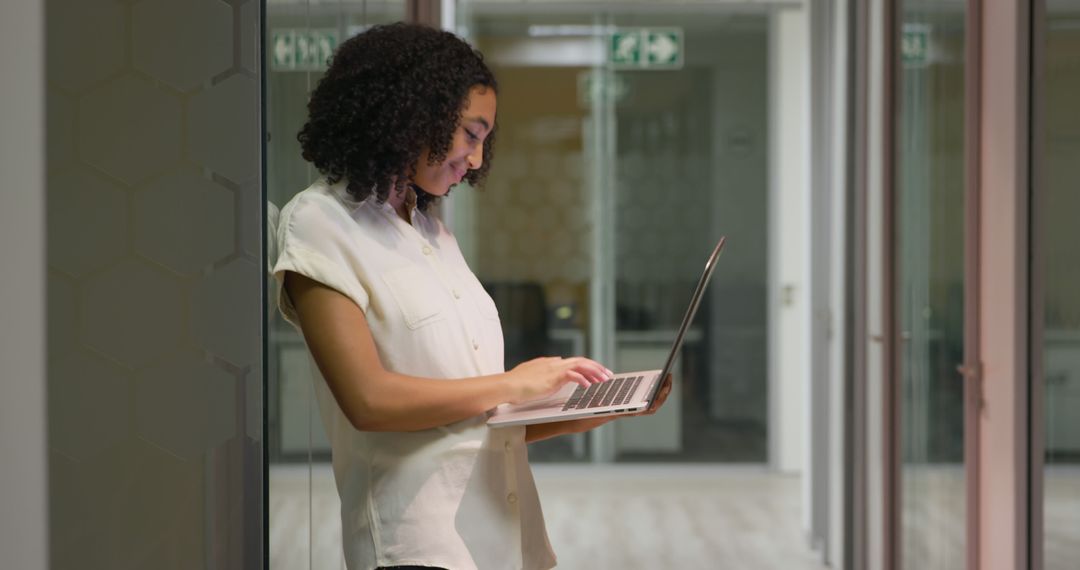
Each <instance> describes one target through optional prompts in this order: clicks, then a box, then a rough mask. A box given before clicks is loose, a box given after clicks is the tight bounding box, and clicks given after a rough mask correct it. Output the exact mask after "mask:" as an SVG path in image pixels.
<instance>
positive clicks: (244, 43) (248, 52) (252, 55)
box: [240, 0, 259, 73]
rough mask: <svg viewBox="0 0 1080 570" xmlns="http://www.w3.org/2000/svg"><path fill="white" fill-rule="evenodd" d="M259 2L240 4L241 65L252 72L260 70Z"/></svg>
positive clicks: (250, 0)
mask: <svg viewBox="0 0 1080 570" xmlns="http://www.w3.org/2000/svg"><path fill="white" fill-rule="evenodd" d="M258 12H259V3H258V2H254V1H252V0H248V1H247V2H244V4H243V5H242V6H240V21H241V22H243V23H244V24H243V25H242V26H241V29H240V65H241V66H242V67H243V68H244V69H246V70H247V71H250V72H252V73H258V71H259V15H258Z"/></svg>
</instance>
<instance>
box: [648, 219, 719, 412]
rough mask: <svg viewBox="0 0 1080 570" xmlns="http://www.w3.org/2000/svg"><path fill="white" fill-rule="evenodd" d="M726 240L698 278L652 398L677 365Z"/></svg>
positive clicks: (717, 245) (716, 250)
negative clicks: (680, 351)
mask: <svg viewBox="0 0 1080 570" xmlns="http://www.w3.org/2000/svg"><path fill="white" fill-rule="evenodd" d="M726 240H727V237H726V236H721V238H720V241H718V242H716V247H715V248H713V251H712V255H710V256H709V259H708V260H707V261H706V262H705V271H703V272H702V273H701V279H699V280H698V284H697V287H696V288H695V289H694V295H693V297H691V298H690V306H689V307H687V309H686V314H685V315H683V320H682V324H681V325H679V332H678V333H677V334H676V335H675V344H674V345H672V347H671V354H669V355H668V358H667V362H665V363H664V369H663V370H661V371H660V381H659V382H657V383H656V386H655V387H654V388H653V393H652V394H650V395H649V399H650V400H651V399H652V398H653V397H655V396H656V392H657V391H658V390H660V386H661V385H662V384H663V381H664V378H666V377H667V375H668V374H669V373H670V372H671V369H672V367H673V366H675V359H676V358H678V356H679V350H680V349H681V348H682V343H683V337H685V336H686V331H687V330H689V329H690V323H692V322H693V321H694V314H696V313H697V310H698V305H700V304H701V297H702V296H704V295H705V287H706V286H707V285H708V284H709V278H710V277H712V273H713V269H716V260H717V258H719V257H720V250H722V249H724V242H725V241H726Z"/></svg>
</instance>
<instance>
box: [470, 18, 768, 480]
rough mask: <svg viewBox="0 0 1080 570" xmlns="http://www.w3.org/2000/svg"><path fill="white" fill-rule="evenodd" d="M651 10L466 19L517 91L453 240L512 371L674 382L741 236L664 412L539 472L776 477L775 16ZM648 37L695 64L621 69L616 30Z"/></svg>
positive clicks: (551, 449) (571, 442) (579, 445)
mask: <svg viewBox="0 0 1080 570" xmlns="http://www.w3.org/2000/svg"><path fill="white" fill-rule="evenodd" d="M638 12H639V11H635V10H631V9H626V10H619V9H618V8H616V7H613V8H612V10H611V11H610V12H606V13H591V14H590V13H581V12H580V11H578V12H568V13H559V12H557V11H553V10H551V9H544V10H537V9H530V8H528V6H526V5H521V6H520V10H516V11H514V12H513V13H508V12H507V11H505V10H485V8H484V6H483V5H477V6H472V5H471V4H469V3H465V4H463V5H462V6H461V7H460V9H459V14H460V17H461V29H462V30H464V31H465V32H466V33H467V34H468V36H469V37H470V39H471V40H472V41H473V42H474V43H475V44H476V45H477V46H478V47H479V48H480V49H481V51H483V52H484V53H485V54H486V55H487V57H488V60H489V62H490V63H491V64H492V65H493V66H494V68H495V71H496V74H497V76H498V77H499V81H500V86H501V89H502V92H501V93H500V103H499V105H500V106H499V125H500V127H499V128H500V132H499V148H498V154H497V157H496V159H495V161H494V163H493V167H492V171H491V176H490V179H489V180H488V182H487V185H486V188H484V189H482V190H481V191H479V192H476V193H475V194H472V193H468V194H466V193H464V192H458V193H456V194H455V196H454V197H453V198H452V204H453V208H452V216H453V222H454V223H453V227H454V231H455V233H456V234H457V236H458V239H459V242H460V243H462V247H463V250H464V252H465V255H466V257H467V258H469V261H470V264H471V265H472V267H473V268H474V270H475V271H476V272H477V275H478V277H479V278H480V279H481V280H482V281H483V282H485V283H486V284H487V286H488V288H489V290H490V291H492V294H493V297H494V298H495V300H496V303H497V304H498V305H499V309H500V314H501V315H502V318H503V326H504V329H505V331H506V339H507V343H506V346H507V366H508V367H510V366H512V365H513V364H515V363H516V362H520V361H521V360H525V359H527V358H532V357H534V356H538V355H540V354H545V353H548V354H567V355H568V354H588V355H590V356H593V357H595V358H598V359H601V360H602V361H603V362H605V364H607V365H608V366H609V367H611V368H613V369H615V370H626V371H629V370H641V369H651V368H659V367H660V366H661V365H662V363H663V361H664V360H665V359H666V356H667V354H668V352H669V351H670V347H671V343H672V341H673V339H674V333H675V329H676V328H677V327H678V324H679V321H680V320H681V318H682V315H683V312H684V311H685V309H686V305H687V304H688V302H689V297H690V293H691V291H692V290H693V286H694V284H695V283H696V281H697V279H698V277H699V276H700V274H701V269H702V267H703V265H704V261H705V258H706V257H707V255H708V253H709V251H710V250H711V248H712V246H713V245H715V241H716V239H717V238H718V237H719V236H720V235H721V234H724V233H726V234H727V235H728V236H729V240H730V241H729V247H728V248H727V249H728V251H727V252H726V253H725V255H724V256H723V258H722V259H721V262H720V266H719V269H718V271H717V272H716V275H715V277H714V280H713V283H712V284H711V290H710V292H709V294H708V297H707V299H706V304H705V306H703V307H702V309H701V311H700V312H699V313H698V317H697V319H696V321H695V324H694V326H693V327H692V330H691V331H690V334H689V336H688V338H687V341H686V343H685V345H684V347H683V349H682V352H681V355H680V361H679V363H678V364H677V368H676V373H675V374H676V377H677V378H679V380H680V381H679V382H677V383H676V388H675V390H674V392H673V394H672V396H671V399H670V400H669V403H668V404H667V405H666V406H665V407H664V408H663V409H662V410H661V411H660V413H659V414H657V415H656V416H653V417H650V418H636V419H629V420H620V421H619V422H616V423H614V424H612V425H610V426H607V427H605V428H604V429H603V430H600V431H599V432H598V433H595V434H591V436H590V437H585V436H576V437H571V438H561V439H557V440H553V441H549V442H541V443H539V444H536V445H533V446H530V457H532V458H533V459H534V460H538V461H584V460H589V459H593V460H600V461H612V460H615V461H635V462H636V461H669V462H670V461H675V462H688V461H689V462H714V461H722V462H764V461H766V459H767V449H766V434H767V428H768V417H767V396H768V394H767V390H766V386H767V381H766V358H767V354H766V352H767V345H766V340H767V335H766V321H767V315H766V306H765V303H766V291H767V283H766V281H767V275H766V267H767V263H766V261H767V257H768V256H767V251H766V244H767V242H768V239H767V238H768V224H767V201H766V197H767V195H768V184H769V180H768V177H767V171H766V168H767V163H768V160H769V157H768V137H767V131H768V126H769V125H768V111H769V109H768V105H769V98H768V85H767V82H768V81H767V80H768V63H769V60H768V21H769V20H768V14H767V13H765V12H757V13H754V12H750V13H741V14H738V15H732V14H726V13H725V14H718V13H712V12H704V13H698V14H693V15H678V14H665V15H663V16H660V15H656V14H642V13H638ZM646 29H652V30H657V31H668V30H672V29H677V30H678V34H679V35H678V36H677V37H676V36H674V35H673V36H671V37H672V38H673V41H674V42H677V44H676V47H677V49H678V50H679V51H680V53H679V55H678V57H679V58H683V57H685V59H681V60H680V61H679V62H678V63H677V64H676V63H669V64H655V65H654V66H653V67H648V66H647V65H645V64H640V65H636V66H631V65H622V64H620V62H618V61H613V60H612V59H611V57H610V54H609V51H608V50H609V46H608V42H612V41H618V40H617V38H619V37H621V36H619V34H620V33H621V32H620V30H621V31H624V32H626V33H630V31H631V30H633V31H635V32H634V33H638V32H640V31H641V30H646ZM613 34H614V35H613ZM736 86H737V88H736ZM529 315H532V316H529Z"/></svg>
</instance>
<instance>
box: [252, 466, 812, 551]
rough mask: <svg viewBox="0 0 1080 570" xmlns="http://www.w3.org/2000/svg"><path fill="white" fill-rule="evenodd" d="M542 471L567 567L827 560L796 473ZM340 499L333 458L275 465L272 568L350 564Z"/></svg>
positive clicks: (553, 532) (549, 515)
mask: <svg viewBox="0 0 1080 570" xmlns="http://www.w3.org/2000/svg"><path fill="white" fill-rule="evenodd" d="M534 473H535V476H536V479H537V485H538V487H539V488H540V497H541V500H542V502H543V508H544V515H545V518H546V521H547V526H548V533H549V535H550V537H551V542H552V545H553V546H554V548H555V553H556V554H557V555H558V557H559V568H560V570H578V569H580V570H585V569H589V570H608V569H610V570H636V569H641V570H656V569H658V568H671V569H687V570H695V569H703V568H722V569H723V568H738V569H750V570H757V569H762V570H768V569H774V568H775V569H784V570H821V569H823V568H825V567H824V566H823V565H822V564H821V563H820V562H819V556H818V555H817V554H816V553H814V552H813V551H811V549H810V548H809V546H808V545H807V541H806V539H805V538H804V537H803V535H802V531H801V530H800V528H801V523H800V520H801V515H800V512H801V507H800V498H799V495H800V487H799V485H800V483H799V478H798V477H797V476H786V475H780V474H776V473H772V472H769V471H767V470H765V469H764V468H760V467H713V466H656V467H652V466H627V465H615V466H592V465H582V466H576V465H575V466H569V465H566V466H563V465H560V466H553V465H539V466H536V467H534ZM309 491H310V496H311V497H312V500H311V503H310V513H309V504H308V501H307V497H308V496H309V495H308V493H309ZM338 504H339V503H338V499H337V492H336V491H335V489H334V485H333V478H332V475H331V473H330V470H329V468H328V467H327V466H323V465H320V466H316V467H314V468H312V470H311V477H310V479H309V476H308V468H307V466H284V467H281V466H273V467H271V468H270V568H271V570H286V569H287V570H299V569H306V568H312V569H315V568H318V569H324V568H331V569H336V568H343V567H344V565H343V564H342V561H341V544H340V541H341V522H340V519H339V518H338ZM309 517H310V519H309ZM309 520H314V521H315V524H314V526H312V525H310V524H309ZM309 541H310V544H311V545H312V548H310V549H309V548H308V546H307V545H308V544H309ZM309 556H310V560H309Z"/></svg>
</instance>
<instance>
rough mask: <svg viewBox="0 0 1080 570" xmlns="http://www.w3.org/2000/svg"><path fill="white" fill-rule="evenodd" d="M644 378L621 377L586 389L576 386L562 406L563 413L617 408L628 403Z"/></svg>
mask: <svg viewBox="0 0 1080 570" xmlns="http://www.w3.org/2000/svg"><path fill="white" fill-rule="evenodd" d="M643 378H644V376H623V377H622V378H615V379H612V380H608V381H607V382H600V383H597V384H593V385H591V386H589V387H588V388H585V387H584V386H578V388H577V390H574V393H573V394H571V395H570V399H569V400H567V401H566V405H565V406H563V411H564V412H565V411H567V410H583V409H585V408H599V407H600V406H618V405H619V404H622V403H626V402H629V400H630V396H631V395H632V394H633V393H634V390H636V389H637V387H638V384H641V380H642V379H643Z"/></svg>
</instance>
